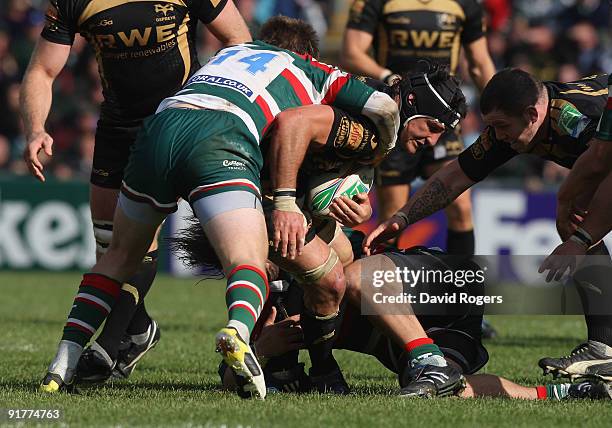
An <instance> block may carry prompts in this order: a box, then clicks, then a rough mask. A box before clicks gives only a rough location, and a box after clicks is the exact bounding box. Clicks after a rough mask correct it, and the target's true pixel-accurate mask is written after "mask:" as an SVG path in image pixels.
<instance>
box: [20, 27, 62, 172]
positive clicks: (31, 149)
mask: <svg viewBox="0 0 612 428" xmlns="http://www.w3.org/2000/svg"><path fill="white" fill-rule="evenodd" d="M69 54H70V45H63V44H58V43H52V42H49V41H47V40H45V39H42V38H41V39H39V40H38V42H37V44H36V47H35V48H34V52H33V53H32V57H31V58H30V64H29V65H28V69H27V70H26V73H25V76H24V77H23V82H22V84H21V93H20V104H21V117H22V120H23V124H24V127H25V135H26V141H27V144H26V147H25V150H24V152H23V157H24V159H25V161H26V165H27V166H28V168H29V169H30V172H31V173H32V175H34V176H35V177H36V178H38V179H39V180H40V181H45V176H44V175H43V173H42V171H43V165H42V163H41V162H40V160H39V159H38V153H39V152H40V151H41V150H44V151H45V154H47V156H51V155H52V154H53V151H52V145H53V138H51V136H50V135H49V134H47V132H46V131H45V121H46V120H47V116H48V115H49V110H50V108H51V99H52V91H51V87H52V85H53V81H54V80H55V78H56V77H57V75H58V74H59V72H60V71H61V70H62V68H63V67H64V65H65V64H66V61H67V60H68V55H69Z"/></svg>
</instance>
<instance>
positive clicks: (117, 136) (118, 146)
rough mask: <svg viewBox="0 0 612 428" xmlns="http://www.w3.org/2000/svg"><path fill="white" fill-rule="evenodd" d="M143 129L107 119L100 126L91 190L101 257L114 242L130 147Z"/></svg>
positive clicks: (138, 124) (97, 251)
mask: <svg viewBox="0 0 612 428" xmlns="http://www.w3.org/2000/svg"><path fill="white" fill-rule="evenodd" d="M141 125H142V123H141V122H140V121H138V120H136V121H130V122H126V123H121V124H118V123H110V122H109V121H107V120H105V119H101V120H100V121H99V122H98V128H97V130H96V144H95V148H94V156H93V165H92V171H91V176H90V188H89V202H90V210H91V218H92V222H93V229H94V236H95V239H96V254H97V256H98V257H99V256H100V255H101V254H103V253H104V252H105V251H106V249H107V248H108V246H109V245H110V241H111V239H112V235H113V229H114V226H113V217H114V214H115V207H116V206H117V198H118V196H119V188H120V187H121V182H122V180H123V178H124V174H125V169H126V166H127V164H128V160H129V155H130V147H131V146H132V144H133V143H134V141H135V140H136V135H137V133H138V130H139V129H140V127H141ZM156 248H157V239H154V240H153V242H152V244H151V247H150V250H155V249H156Z"/></svg>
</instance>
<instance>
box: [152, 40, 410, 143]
mask: <svg viewBox="0 0 612 428" xmlns="http://www.w3.org/2000/svg"><path fill="white" fill-rule="evenodd" d="M177 103H187V104H192V105H195V106H198V107H203V108H207V109H211V110H223V111H227V112H230V113H233V114H235V115H237V116H238V117H239V118H240V119H241V120H242V121H243V122H244V124H245V126H246V127H247V128H248V129H249V131H250V133H251V134H252V135H253V138H254V139H255V141H256V143H257V144H259V141H260V140H261V138H262V136H263V135H264V134H265V132H266V130H267V128H268V126H269V125H270V123H271V122H272V121H273V120H274V118H275V117H276V115H278V114H279V113H280V112H281V111H283V110H286V109H289V108H292V107H299V106H303V105H308V104H329V105H333V106H335V107H338V108H340V109H342V110H344V111H346V112H348V113H351V114H363V115H365V116H367V117H368V118H370V119H371V120H372V121H373V122H374V123H375V124H376V126H377V129H378V131H379V134H380V135H379V138H380V142H381V143H382V144H381V145H382V146H383V147H384V149H385V150H390V149H391V148H392V146H393V145H394V144H395V138H396V135H397V131H398V129H399V111H398V107H397V104H396V103H395V101H393V100H392V99H391V98H390V97H389V96H388V95H387V94H384V93H382V92H378V91H375V90H374V89H372V88H371V87H369V86H367V85H366V84H365V83H363V82H361V81H360V80H357V79H355V78H353V77H351V76H350V75H349V74H347V73H345V72H343V71H341V70H339V69H337V68H335V67H332V66H329V65H327V64H324V63H322V62H319V61H316V60H315V59H313V58H312V57H310V56H308V55H298V54H296V53H294V52H291V51H287V50H284V49H280V48H277V47H275V46H272V45H269V44H266V43H264V42H261V41H255V42H250V43H245V44H241V45H236V46H231V47H228V48H225V49H222V50H220V51H219V52H218V53H217V54H216V55H215V56H214V57H212V58H211V59H210V60H209V61H208V63H207V64H206V65H204V66H203V67H202V68H200V69H199V70H198V71H197V72H196V73H195V74H194V75H193V76H192V77H191V78H190V79H189V81H187V83H186V84H185V86H184V87H183V88H182V89H181V90H180V91H179V92H178V93H176V94H175V95H174V96H172V97H169V98H166V99H164V100H163V101H162V103H161V104H160V106H159V107H158V109H157V112H160V111H162V110H165V109H167V108H171V107H172V106H174V105H176V104H177Z"/></svg>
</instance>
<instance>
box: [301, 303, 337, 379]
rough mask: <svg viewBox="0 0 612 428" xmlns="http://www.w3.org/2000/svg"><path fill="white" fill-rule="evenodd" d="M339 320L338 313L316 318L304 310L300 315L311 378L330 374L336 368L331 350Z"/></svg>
mask: <svg viewBox="0 0 612 428" xmlns="http://www.w3.org/2000/svg"><path fill="white" fill-rule="evenodd" d="M339 318H340V316H339V313H336V314H333V315H328V316H325V317H322V316H316V315H315V314H313V313H312V312H310V311H309V310H307V309H305V308H304V310H303V311H302V313H301V314H300V324H301V326H302V331H303V332H304V344H305V345H306V347H307V348H308V354H309V355H310V362H311V364H312V366H311V368H310V374H311V375H312V376H320V375H324V374H327V373H330V372H332V371H333V370H335V369H336V368H337V367H338V364H337V363H336V360H335V359H334V356H333V354H332V350H333V347H334V343H335V341H336V337H335V336H336V328H337V326H338V325H339Z"/></svg>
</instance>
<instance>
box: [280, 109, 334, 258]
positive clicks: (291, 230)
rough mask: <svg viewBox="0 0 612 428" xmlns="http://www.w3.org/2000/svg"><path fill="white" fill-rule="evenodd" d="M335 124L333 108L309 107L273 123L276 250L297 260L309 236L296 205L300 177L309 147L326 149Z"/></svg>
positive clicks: (286, 113) (283, 115)
mask: <svg viewBox="0 0 612 428" xmlns="http://www.w3.org/2000/svg"><path fill="white" fill-rule="evenodd" d="M333 121H334V112H333V110H332V108H331V107H329V106H323V105H310V106H305V107H298V108H294V109H289V110H286V111H284V112H282V113H280V114H279V115H278V116H277V117H276V119H275V121H274V124H273V130H272V136H271V141H270V148H269V149H268V162H269V165H270V182H271V184H272V189H273V192H274V195H273V196H274V211H273V212H272V226H273V228H274V249H275V250H276V251H278V250H279V249H280V253H281V256H282V257H287V256H289V258H290V259H295V257H296V256H299V255H300V254H301V253H302V249H303V248H304V241H305V236H306V226H305V221H304V215H303V214H302V211H301V210H300V208H299V207H298V206H297V205H296V203H295V196H296V188H297V175H298V171H299V169H300V166H301V165H302V163H303V161H304V157H305V156H306V152H307V151H308V149H309V148H312V149H315V150H316V148H317V147H324V146H325V143H326V142H327V139H328V137H329V132H330V130H331V127H332V124H333Z"/></svg>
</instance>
